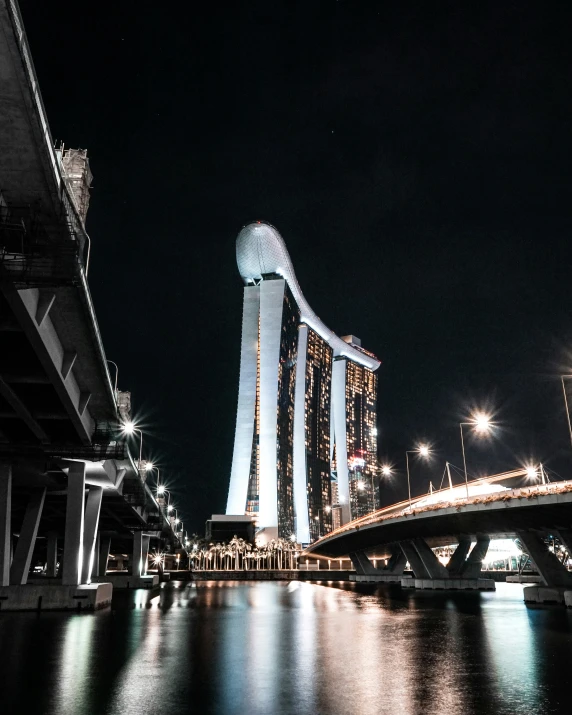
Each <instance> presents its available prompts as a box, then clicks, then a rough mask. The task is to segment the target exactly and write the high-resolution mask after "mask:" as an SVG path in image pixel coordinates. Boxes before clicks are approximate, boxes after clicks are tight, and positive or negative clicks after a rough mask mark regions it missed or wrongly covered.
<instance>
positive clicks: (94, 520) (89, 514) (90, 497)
mask: <svg viewBox="0 0 572 715" xmlns="http://www.w3.org/2000/svg"><path fill="white" fill-rule="evenodd" d="M102 496H103V489H102V488H101V487H94V486H90V487H89V492H88V494H87V499H86V502H85V519H84V526H83V559H82V570H81V582H82V583H90V582H91V574H92V571H93V558H94V547H95V539H96V537H97V527H98V524H99V512H100V510H101V498H102Z"/></svg>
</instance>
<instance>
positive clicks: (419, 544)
mask: <svg viewBox="0 0 572 715" xmlns="http://www.w3.org/2000/svg"><path fill="white" fill-rule="evenodd" d="M413 545H414V546H415V549H416V551H417V553H418V554H419V558H420V559H421V561H422V562H423V566H425V569H426V571H427V573H428V574H429V578H449V572H448V571H447V569H446V568H445V567H444V566H443V564H442V563H441V562H440V561H439V559H438V558H437V557H436V556H435V554H434V553H433V551H432V550H431V548H430V547H429V546H427V542H426V541H425V540H424V539H421V538H420V537H417V538H416V539H413ZM415 575H416V576H417V574H415Z"/></svg>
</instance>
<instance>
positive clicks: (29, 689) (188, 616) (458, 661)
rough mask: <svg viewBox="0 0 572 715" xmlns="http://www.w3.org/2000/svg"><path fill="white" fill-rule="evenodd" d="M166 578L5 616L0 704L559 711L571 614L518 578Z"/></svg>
mask: <svg viewBox="0 0 572 715" xmlns="http://www.w3.org/2000/svg"><path fill="white" fill-rule="evenodd" d="M174 586H176V587H174ZM174 586H173V585H171V586H168V587H166V588H163V589H161V590H160V591H159V592H157V591H153V592H148V591H137V592H132V593H122V594H117V596H116V597H115V600H114V605H113V608H112V609H111V610H108V611H104V612H100V613H97V614H93V615H83V614H82V615H79V614H65V613H43V614H40V615H38V614H27V613H17V614H14V613H13V614H7V613H5V614H1V615H0V663H1V664H2V667H1V673H2V677H1V680H0V685H1V688H2V695H1V698H2V699H1V701H0V702H1V703H2V706H1V707H0V712H2V713H3V714H4V713H6V715H8V714H10V713H12V712H22V713H26V714H27V715H33V714H35V713H38V714H39V713H42V715H82V714H83V713H86V714H89V715H99V714H101V715H104V714H105V715H119V714H121V715H131V714H133V715H135V714H137V715H139V714H140V713H151V714H152V715H163V714H164V713H165V714H167V713H169V715H172V713H173V712H193V713H194V712H196V713H217V714H219V713H220V714H221V715H227V714H229V715H243V714H247V713H248V715H250V714H252V715H258V714H260V715H268V714H270V713H280V714H281V715H282V714H283V715H289V714H290V713H318V714H322V713H323V714H324V715H337V714H338V713H339V714H340V715H346V714H348V715H350V714H351V715H354V714H355V713H358V714H359V715H370V714H374V713H375V714H376V715H377V714H378V713H388V714H391V715H393V714H394V713H397V714H398V715H417V714H418V713H427V714H432V713H435V714H437V713H439V714H441V713H447V714H448V715H471V714H472V713H487V712H490V713H495V714H499V715H504V714H506V715H513V713H519V714H522V715H528V714H529V713H530V714H532V713H534V714H535V715H548V714H549V713H560V712H569V707H568V700H569V696H568V693H567V692H566V685H567V680H568V671H569V667H570V665H569V664H570V662H571V656H572V637H571V634H572V613H570V612H568V611H566V610H565V609H563V608H543V609H527V608H526V607H525V606H524V604H523V602H522V588H521V587H520V586H518V585H516V584H514V585H513V584H510V585H508V584H498V590H497V592H496V593H483V594H477V593H466V594H462V593H457V594H447V593H428V592H411V591H400V590H399V589H388V588H382V589H379V590H375V589H373V588H370V589H368V588H363V587H362V588H358V587H352V586H350V585H341V584H332V585H331V586H322V585H317V584H310V583H290V584H288V583H271V582H270V583H269V582H266V583H265V582H258V583H240V582H235V583H220V584H217V583H199V584H197V585H194V584H175V585H174Z"/></svg>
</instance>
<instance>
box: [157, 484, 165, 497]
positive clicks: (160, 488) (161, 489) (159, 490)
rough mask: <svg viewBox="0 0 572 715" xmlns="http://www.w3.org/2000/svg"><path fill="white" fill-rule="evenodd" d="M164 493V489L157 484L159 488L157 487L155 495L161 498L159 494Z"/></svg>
mask: <svg viewBox="0 0 572 715" xmlns="http://www.w3.org/2000/svg"><path fill="white" fill-rule="evenodd" d="M164 493H165V487H164V486H163V485H162V484H159V486H158V487H157V494H158V495H159V496H161V494H164Z"/></svg>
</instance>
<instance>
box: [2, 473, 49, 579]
mask: <svg viewBox="0 0 572 715" xmlns="http://www.w3.org/2000/svg"><path fill="white" fill-rule="evenodd" d="M45 497H46V488H45V487H44V488H43V489H35V490H33V491H32V492H31V493H30V498H29V499H28V506H27V507H26V513H25V514H24V521H23V523H22V528H21V529H20V536H19V538H18V544H17V546H16V552H15V554H14V560H13V561H12V567H11V569H10V583H11V584H12V585H13V586H23V585H24V584H26V583H28V573H29V571H30V563H31V561H32V555H33V553H34V546H35V545H36V536H37V534H38V527H39V525H40V519H41V518H42V509H43V508H44V499H45Z"/></svg>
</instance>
